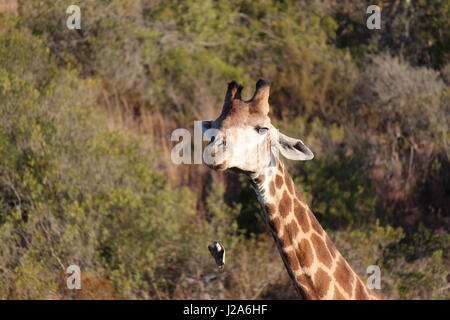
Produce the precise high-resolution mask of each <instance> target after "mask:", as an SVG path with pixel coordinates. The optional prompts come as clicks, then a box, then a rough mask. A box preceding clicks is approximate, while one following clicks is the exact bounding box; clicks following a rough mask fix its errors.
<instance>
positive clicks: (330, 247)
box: [325, 235, 337, 258]
mask: <svg viewBox="0 0 450 320" xmlns="http://www.w3.org/2000/svg"><path fill="white" fill-rule="evenodd" d="M325 241H326V243H327V247H328V251H330V253H331V255H332V256H333V258H336V252H337V249H336V246H335V245H334V243H333V242H331V240H330V237H329V236H328V235H327V236H326V237H325Z"/></svg>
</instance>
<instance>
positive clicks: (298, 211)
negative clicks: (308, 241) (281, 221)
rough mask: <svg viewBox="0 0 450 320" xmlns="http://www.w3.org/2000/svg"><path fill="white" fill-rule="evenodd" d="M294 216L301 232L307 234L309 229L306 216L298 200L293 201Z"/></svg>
mask: <svg viewBox="0 0 450 320" xmlns="http://www.w3.org/2000/svg"><path fill="white" fill-rule="evenodd" d="M294 214H295V218H296V219H297V222H298V224H299V225H300V227H301V228H302V230H303V232H304V233H307V232H308V231H309V228H310V227H309V220H308V216H307V215H306V210H305V208H304V207H303V206H301V205H300V202H299V201H298V200H294Z"/></svg>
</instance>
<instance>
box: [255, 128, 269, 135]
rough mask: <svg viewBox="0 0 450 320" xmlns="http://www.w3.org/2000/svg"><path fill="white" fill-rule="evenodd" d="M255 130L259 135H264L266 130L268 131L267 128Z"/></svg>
mask: <svg viewBox="0 0 450 320" xmlns="http://www.w3.org/2000/svg"><path fill="white" fill-rule="evenodd" d="M256 131H258V133H259V134H260V135H264V134H266V133H267V131H269V128H259V127H258V128H256Z"/></svg>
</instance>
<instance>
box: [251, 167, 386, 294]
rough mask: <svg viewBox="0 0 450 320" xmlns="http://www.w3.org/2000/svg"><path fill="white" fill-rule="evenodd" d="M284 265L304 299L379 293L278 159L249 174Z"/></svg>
mask: <svg viewBox="0 0 450 320" xmlns="http://www.w3.org/2000/svg"><path fill="white" fill-rule="evenodd" d="M250 180H251V182H252V184H253V186H254V188H255V190H256V193H257V196H258V200H259V202H260V203H261V206H262V209H263V211H264V213H265V217H266V221H267V224H268V226H269V229H270V231H271V233H272V235H273V237H274V239H275V242H276V244H277V247H278V249H279V251H280V255H281V257H282V260H283V262H284V265H285V267H286V269H287V271H288V273H289V276H290V278H291V280H292V281H293V283H294V286H295V288H296V290H297V292H298V293H299V294H300V295H301V297H302V298H303V299H378V298H380V297H378V296H377V294H376V293H375V292H373V291H372V290H370V289H369V288H367V287H366V285H365V284H364V282H363V281H361V279H360V278H359V277H358V275H357V274H356V273H355V272H354V271H353V269H352V268H351V267H350V265H349V264H348V263H347V261H346V260H345V259H344V258H343V257H342V255H341V254H340V253H339V251H338V250H337V249H336V247H335V246H334V244H333V243H332V242H331V240H330V238H329V237H328V235H327V234H326V232H325V230H324V229H323V228H322V226H321V225H320V224H319V222H318V221H317V219H316V217H315V216H314V214H313V213H312V212H311V210H310V209H309V207H308V205H307V204H306V203H305V201H304V200H303V198H302V197H301V195H300V193H299V192H298V191H297V190H296V188H295V186H294V183H293V181H292V179H291V177H290V176H289V174H288V173H287V170H286V169H285V167H284V165H283V163H282V162H281V160H279V159H277V165H276V166H271V167H268V168H266V169H265V171H264V172H263V173H262V174H258V175H256V174H254V175H251V176H250Z"/></svg>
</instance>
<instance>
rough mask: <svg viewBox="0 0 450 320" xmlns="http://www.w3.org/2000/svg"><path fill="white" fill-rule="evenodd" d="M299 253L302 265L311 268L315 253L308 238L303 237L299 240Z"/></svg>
mask: <svg viewBox="0 0 450 320" xmlns="http://www.w3.org/2000/svg"><path fill="white" fill-rule="evenodd" d="M297 255H298V260H299V262H300V265H301V266H302V267H305V268H309V267H310V266H311V265H312V263H313V261H314V255H313V252H312V249H311V245H310V244H309V241H308V240H306V239H302V240H301V241H300V242H299V244H298V248H297Z"/></svg>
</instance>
